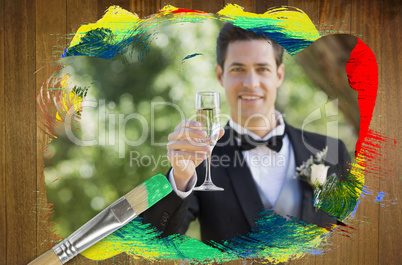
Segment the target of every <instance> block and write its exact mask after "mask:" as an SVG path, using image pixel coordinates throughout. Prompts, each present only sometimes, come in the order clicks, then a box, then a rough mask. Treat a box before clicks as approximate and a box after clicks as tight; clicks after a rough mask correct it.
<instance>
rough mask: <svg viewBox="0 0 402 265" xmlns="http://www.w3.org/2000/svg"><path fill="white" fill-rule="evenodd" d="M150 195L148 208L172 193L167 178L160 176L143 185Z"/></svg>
mask: <svg viewBox="0 0 402 265" xmlns="http://www.w3.org/2000/svg"><path fill="white" fill-rule="evenodd" d="M143 185H145V188H146V190H147V193H148V198H147V199H148V208H149V207H151V206H152V205H154V204H155V203H157V202H158V201H159V200H160V199H162V198H163V197H165V196H166V195H168V194H169V193H170V192H172V186H171V185H170V183H169V181H168V180H167V178H166V177H165V176H164V175H162V174H158V175H155V176H153V177H152V178H150V179H148V180H147V181H145V182H144V183H143Z"/></svg>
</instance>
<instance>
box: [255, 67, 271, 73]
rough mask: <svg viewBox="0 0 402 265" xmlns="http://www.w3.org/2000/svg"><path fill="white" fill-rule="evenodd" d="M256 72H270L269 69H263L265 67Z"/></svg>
mask: <svg viewBox="0 0 402 265" xmlns="http://www.w3.org/2000/svg"><path fill="white" fill-rule="evenodd" d="M257 71H259V72H270V70H269V68H265V67H261V68H258V69H257Z"/></svg>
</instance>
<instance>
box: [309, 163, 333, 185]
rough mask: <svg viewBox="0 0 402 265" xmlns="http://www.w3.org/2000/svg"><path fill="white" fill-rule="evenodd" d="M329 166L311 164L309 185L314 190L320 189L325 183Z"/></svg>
mask: <svg viewBox="0 0 402 265" xmlns="http://www.w3.org/2000/svg"><path fill="white" fill-rule="evenodd" d="M328 168H329V166H326V165H324V164H318V165H317V164H312V165H311V177H310V184H311V185H312V186H313V187H314V188H316V189H317V188H321V187H322V186H324V184H325V182H327V172H328Z"/></svg>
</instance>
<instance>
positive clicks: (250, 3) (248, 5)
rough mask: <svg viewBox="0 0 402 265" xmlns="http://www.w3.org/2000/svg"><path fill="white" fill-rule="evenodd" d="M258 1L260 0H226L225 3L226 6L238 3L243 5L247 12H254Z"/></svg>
mask: <svg viewBox="0 0 402 265" xmlns="http://www.w3.org/2000/svg"><path fill="white" fill-rule="evenodd" d="M257 1H258V0H235V1H230V0H225V1H224V3H225V6H226V5H228V4H236V5H239V6H241V7H243V8H244V11H245V12H254V10H255V6H256V2H257Z"/></svg>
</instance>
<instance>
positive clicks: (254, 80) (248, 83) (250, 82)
mask: <svg viewBox="0 0 402 265" xmlns="http://www.w3.org/2000/svg"><path fill="white" fill-rule="evenodd" d="M259 83H260V80H259V78H258V74H257V73H256V72H255V71H254V70H250V71H248V72H247V74H246V76H245V77H244V79H243V86H244V87H246V88H249V89H253V88H257V87H258V86H259Z"/></svg>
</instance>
